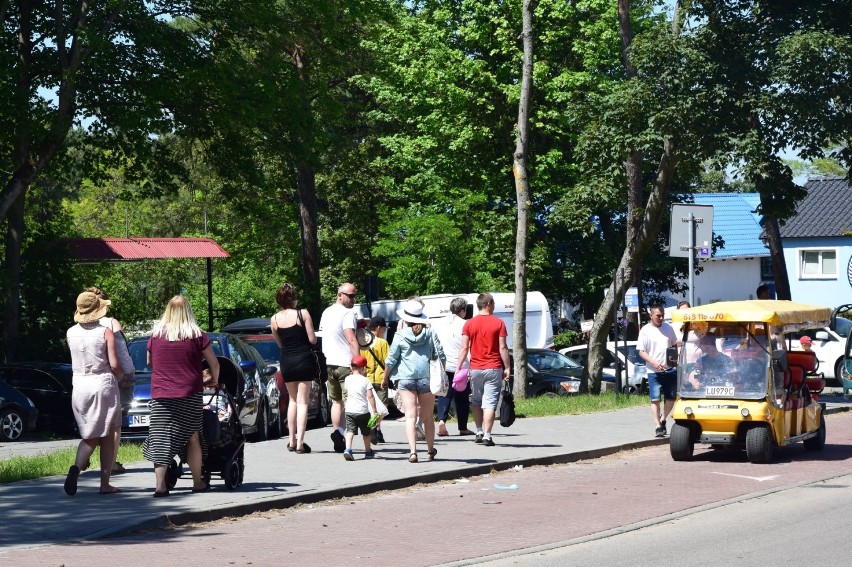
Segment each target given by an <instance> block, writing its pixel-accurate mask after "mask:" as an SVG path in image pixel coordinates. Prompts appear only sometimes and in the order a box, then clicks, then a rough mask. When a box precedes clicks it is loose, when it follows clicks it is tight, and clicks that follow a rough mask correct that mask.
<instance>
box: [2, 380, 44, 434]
mask: <svg viewBox="0 0 852 567" xmlns="http://www.w3.org/2000/svg"><path fill="white" fill-rule="evenodd" d="M37 419H38V410H37V409H36V406H35V404H34V403H33V402H32V400H31V399H29V398H28V397H27V396H25V395H24V394H22V393H21V392H19V391H18V390H16V389H15V388H13V387H12V386H10V385H9V384H7V383H6V382H4V381H3V380H0V441H17V440H18V439H20V438H21V435H23V434H24V433H25V432H27V431H32V430H33V429H35V426H36V420H37Z"/></svg>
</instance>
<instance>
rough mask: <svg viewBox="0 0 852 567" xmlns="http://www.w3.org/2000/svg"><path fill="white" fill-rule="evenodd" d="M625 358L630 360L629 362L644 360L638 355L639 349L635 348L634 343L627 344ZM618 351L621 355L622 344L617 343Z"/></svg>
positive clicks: (642, 361) (635, 362)
mask: <svg viewBox="0 0 852 567" xmlns="http://www.w3.org/2000/svg"><path fill="white" fill-rule="evenodd" d="M626 348H627V360H629V361H630V363H631V364H645V361H644V360H643V359H642V357H641V356H639V351H638V350H636V345H627V347H626ZM618 352H620V353H621V354H622V355H623V354H624V352H625V346H624V345H618Z"/></svg>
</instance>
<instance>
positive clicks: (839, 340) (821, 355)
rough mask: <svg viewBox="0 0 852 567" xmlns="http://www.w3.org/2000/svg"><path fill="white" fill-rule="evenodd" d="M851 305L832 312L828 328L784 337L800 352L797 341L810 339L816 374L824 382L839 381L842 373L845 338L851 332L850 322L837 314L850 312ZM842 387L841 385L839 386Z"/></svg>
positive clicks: (809, 330)
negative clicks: (815, 363)
mask: <svg viewBox="0 0 852 567" xmlns="http://www.w3.org/2000/svg"><path fill="white" fill-rule="evenodd" d="M850 308H852V305H842V306H840V307H838V308H837V309H835V310H834V311H833V312H832V316H831V319H829V326H828V327H820V328H818V329H806V330H804V331H798V332H795V333H788V334H787V335H786V337H787V338H788V339H792V348H793V350H800V349H801V348H802V347H801V344H800V343H799V339H800V338H801V337H803V336H805V335H807V336H808V337H810V338H811V349H812V350H813V351H814V353H816V357H817V360H818V361H819V368H817V372H820V373H822V374H823V375H824V376H825V379H826V380H837V382H838V383H840V381H841V377H842V374H841V372H842V371H843V354H844V350H845V348H846V337H848V336H849V333H850V331H852V321H850V320H849V319H847V318H845V317H839V316H838V315H837V314H838V313H843V312H845V311H848V310H850ZM840 385H842V384H840Z"/></svg>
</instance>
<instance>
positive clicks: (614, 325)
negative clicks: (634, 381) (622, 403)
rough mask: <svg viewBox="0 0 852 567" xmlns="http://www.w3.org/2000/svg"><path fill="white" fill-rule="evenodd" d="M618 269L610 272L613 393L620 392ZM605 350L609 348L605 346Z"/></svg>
mask: <svg viewBox="0 0 852 567" xmlns="http://www.w3.org/2000/svg"><path fill="white" fill-rule="evenodd" d="M617 290H618V270H616V271H615V273H613V274H612V344H613V345H615V361H616V365H615V395H616V396H617V395H619V394H621V361H620V360H619V358H618V312H619V311H620V309H619V306H618V303H619V301H618V295H617ZM607 350H609V349H608V348H607Z"/></svg>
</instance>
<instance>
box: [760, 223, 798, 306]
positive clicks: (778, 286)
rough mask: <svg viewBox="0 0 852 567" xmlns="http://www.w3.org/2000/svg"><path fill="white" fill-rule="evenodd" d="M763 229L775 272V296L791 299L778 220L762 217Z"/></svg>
mask: <svg viewBox="0 0 852 567" xmlns="http://www.w3.org/2000/svg"><path fill="white" fill-rule="evenodd" d="M763 231H764V232H765V233H766V240H767V242H768V243H769V256H770V257H771V258H772V271H773V272H774V273H775V297H776V298H777V299H787V300H790V299H792V297H791V295H792V294H791V292H790V277H789V276H788V275H787V263H786V261H785V260H784V248H783V247H782V246H781V230H780V229H779V227H778V221H777V220H775V219H774V218H772V217H767V216H764V217H763Z"/></svg>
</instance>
